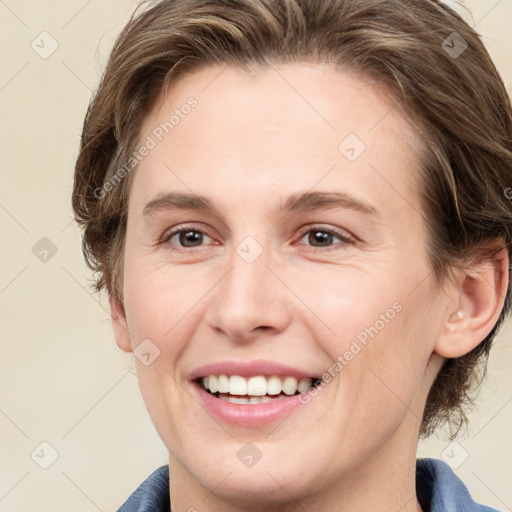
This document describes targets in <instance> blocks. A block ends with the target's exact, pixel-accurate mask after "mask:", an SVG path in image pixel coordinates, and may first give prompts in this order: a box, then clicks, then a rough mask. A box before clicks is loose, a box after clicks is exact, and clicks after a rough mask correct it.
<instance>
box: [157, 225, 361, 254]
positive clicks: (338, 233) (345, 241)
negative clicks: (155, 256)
mask: <svg viewBox="0 0 512 512" xmlns="http://www.w3.org/2000/svg"><path fill="white" fill-rule="evenodd" d="M191 231H192V232H194V233H200V234H202V235H206V236H209V235H208V233H206V232H205V231H203V230H202V229H197V228H195V227H194V226H190V227H187V226H185V227H182V228H180V229H176V230H174V231H171V232H170V233H168V234H165V235H164V236H163V237H162V239H161V240H160V241H159V242H158V244H157V245H161V244H165V245H166V246H167V248H168V249H169V250H172V251H178V252H190V251H192V250H194V249H198V248H200V246H199V247H189V248H187V247H185V248H183V247H182V248H180V249H175V248H173V247H172V246H171V244H170V240H171V239H172V238H173V237H174V236H175V235H179V234H181V233H189V232H191ZM311 232H320V233H326V234H328V235H332V236H336V237H338V238H339V239H340V240H341V242H340V243H341V244H349V245H354V244H355V242H356V240H355V239H354V238H353V237H351V236H348V235H347V234H345V233H344V232H342V231H338V230H337V229H333V228H326V227H324V226H310V227H308V229H307V230H305V231H302V233H301V235H300V238H299V240H302V239H303V238H304V236H305V235H308V234H309V233H311ZM210 238H211V237H210ZM310 247H311V248H312V249H313V250H314V251H321V252H328V251H333V250H338V249H339V248H337V247H336V246H334V247H331V246H330V247H313V246H310Z"/></svg>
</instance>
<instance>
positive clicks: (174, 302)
mask: <svg viewBox="0 0 512 512" xmlns="http://www.w3.org/2000/svg"><path fill="white" fill-rule="evenodd" d="M223 69H224V68H222V67H208V68H204V69H202V70H200V71H196V72H194V73H193V74H190V75H188V76H186V77H184V78H183V79H182V80H181V81H180V82H178V83H177V84H174V86H173V88H172V89H171V90H170V91H169V93H168V94H166V95H165V96H164V97H162V99H161V101H159V103H158V104H157V105H156V106H155V108H154V109H153V111H152V112H151V113H150V114H149V115H148V116H147V118H146V119H145V122H144V124H143V127H142V131H141V136H140V145H141V146H142V145H146V147H147V148H149V149H148V150H147V151H146V150H142V151H139V153H140V154H142V153H144V157H143V158H142V159H141V162H140V164H139V167H138V168H137V170H136V171H133V172H134V173H136V174H135V175H134V176H133V182H132V184H131V191H130V199H129V209H128V224H127V235H126V246H125V260H124V284H123V293H124V308H125V309H124V312H125V314H126V322H127V330H128V333H129V337H128V335H125V336H123V335H121V334H118V336H117V341H118V343H119V345H120V346H121V348H123V349H124V350H132V349H133V350H134V351H135V354H136V355H138V357H136V359H135V360H136V364H137V372H138V378H139V383H140V388H141V391H142V394H143V397H144V400H145V402H146V406H147V409H148V411H149V414H150V415H151V417H152V420H153V422H154V424H155V426H156V429H157V430H158V433H159V435H160V436H161V438H162V440H163V442H164V443H165V444H166V446H167V447H168V449H169V451H170V454H171V457H170V464H171V467H172V468H174V472H175V473H177V474H179V475H181V478H182V481H184V482H185V481H186V482H188V485H189V486H191V487H194V486H198V487H203V488H206V489H210V490H211V489H214V488H215V489H216V490H215V495H216V496H220V497H226V498H227V497H229V498H230V499H234V500H236V499H243V500H245V502H250V501H251V500H254V501H258V500H259V502H261V500H262V499H264V498H262V496H263V495H264V496H265V497H266V499H268V500H269V502H275V501H276V500H279V499H283V492H282V489H283V488H285V489H287V493H288V494H289V495H292V496H294V497H296V498H297V499H300V497H301V496H302V497H304V496H308V495H310V494H311V493H313V492H318V491H319V490H323V491H324V492H325V493H328V492H329V489H330V488H331V486H334V484H335V483H336V482H338V485H339V482H340V481H343V482H346V483H347V485H348V483H349V482H352V483H353V482H354V479H357V478H362V475H363V474H365V472H367V471H369V468H377V467H382V464H383V461H386V466H389V461H390V460H395V459H396V458H400V455H401V454H402V455H404V457H406V458H411V456H412V457H414V456H415V449H416V443H417V435H418V428H419V423H420V418H421V414H422V408H423V406H424V402H425V399H426V395H427V391H428V388H429V386H430V384H431V381H430V380H429V378H430V377H429V376H428V375H427V374H426V373H425V369H426V367H427V365H428V361H429V357H430V356H431V353H432V350H433V348H432V347H433V344H434V340H435V337H436V333H437V329H438V328H439V318H440V315H441V312H442V310H443V307H444V304H443V302H442V298H439V296H438V295H436V294H435V291H434V285H433V274H432V271H431V266H430V264H429V259H428V254H427V239H426V226H425V221H424V219H423V218H422V215H421V205H420V201H419V197H418V194H417V191H416V190H415V185H414V183H415V177H416V176H417V175H418V172H419V161H418V158H417V156H416V154H415V152H414V150H413V146H414V142H415V139H414V137H415V135H414V133H413V131H412V130H411V129H410V128H409V126H408V124H407V121H406V120H405V119H404V118H403V117H402V116H401V115H400V114H399V112H398V111H397V110H396V109H394V108H392V107H393V103H391V102H390V100H388V99H386V96H385V95H384V94H382V93H381V92H380V91H378V90H377V89H375V88H374V86H370V85H368V84H367V83H366V82H365V81H363V80H360V79H358V78H356V77H354V76H352V75H349V74H343V73H341V72H340V71H335V70H334V69H333V68H331V67H329V66H320V65H310V64H293V65H287V66H281V67H279V68H277V69H278V71H275V70H272V69H267V70H260V71H258V72H256V73H254V74H249V73H248V72H245V71H241V70H237V69H235V68H230V67H227V68H225V69H224V70H223ZM222 70H223V71H222ZM191 97H193V98H194V99H193V100H190V98H191ZM186 105H189V107H186ZM172 116H174V118H172ZM170 119H171V121H170V123H172V127H170V126H171V125H170V124H169V120H170ZM166 122H167V125H165V123H166ZM164 127H165V128H164ZM166 131H167V132H168V133H166ZM141 146H140V147H141ZM185 195H186V196H190V197H185ZM139 345H140V347H139ZM137 347H139V349H137ZM141 353H143V354H146V355H145V356H142V357H140V356H141ZM220 375H224V376H225V377H221V378H217V377H219V376H220ZM203 377H208V379H207V383H206V385H207V386H209V387H211V391H210V392H209V391H207V390H205V389H204V385H203ZM232 377H234V378H232ZM251 377H252V379H251ZM271 377H273V378H272V379H271ZM276 377H277V378H278V379H276ZM309 379H311V380H309ZM315 379H320V382H317V386H316V387H315V388H313V390H310V391H304V390H305V389H307V388H309V387H310V386H311V383H313V384H314V383H315ZM219 386H220V391H222V393H220V392H219ZM297 386H298V389H297ZM283 387H284V390H283ZM213 391H216V392H215V393H213ZM246 393H248V395H247V394H246ZM262 393H263V394H264V395H265V396H264V398H263V401H262V399H261V394H262ZM276 393H279V394H276ZM251 397H252V399H251ZM230 400H231V401H230ZM240 401H241V402H249V403H236V402H240ZM251 402H252V403H251ZM379 465H380V466H379ZM305 468H307V471H305ZM171 472H173V469H171ZM221 481H222V485H219V483H220V482H221ZM263 492H264V493H263Z"/></svg>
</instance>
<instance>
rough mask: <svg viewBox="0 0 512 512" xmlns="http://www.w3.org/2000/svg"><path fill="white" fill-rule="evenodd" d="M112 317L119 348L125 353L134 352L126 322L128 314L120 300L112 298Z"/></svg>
mask: <svg viewBox="0 0 512 512" xmlns="http://www.w3.org/2000/svg"><path fill="white" fill-rule="evenodd" d="M109 303H110V317H111V319H112V330H113V331H114V336H115V338H116V343H117V346H118V347H119V348H120V349H121V350H123V351H124V352H132V343H131V340H130V334H129V332H128V324H127V322H126V312H125V309H124V306H123V304H122V302H121V301H119V299H116V298H115V297H110V300H109Z"/></svg>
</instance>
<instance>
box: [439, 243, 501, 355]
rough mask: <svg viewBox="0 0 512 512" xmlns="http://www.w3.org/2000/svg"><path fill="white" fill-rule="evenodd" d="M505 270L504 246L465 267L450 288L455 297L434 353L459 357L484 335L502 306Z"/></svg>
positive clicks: (489, 329) (446, 314) (493, 324)
mask: <svg viewBox="0 0 512 512" xmlns="http://www.w3.org/2000/svg"><path fill="white" fill-rule="evenodd" d="M508 269H509V258H508V253H507V250H506V249H501V250H497V251H494V252H493V253H491V252H489V253H487V254H486V255H485V257H482V259H479V260H478V261H476V262H474V263H472V264H471V265H470V266H468V267H466V269H465V270H464V271H463V272H462V274H461V275H460V276H459V279H458V280H457V284H456V285H454V288H453V289H451V292H450V295H451V294H452V293H453V299H454V300H453V301H450V306H449V307H448V308H447V310H446V312H445V317H444V324H443V327H442V331H441V334H440V336H439V337H438V339H437V341H436V344H435V346H434V352H436V353H437V354H439V355H441V356H443V357H446V358H455V357H461V356H463V355H465V354H467V353H468V352H470V351H471V350H472V349H473V348H475V347H476V346H477V345H478V344H479V343H480V342H481V341H483V340H484V339H485V338H486V337H487V335H488V334H489V333H490V332H491V330H492V329H493V327H494V326H495V324H496V322H497V321H498V318H499V316H500V313H501V310H502V309H503V304H504V302H505V295H506V293H507V289H508V281H509V276H508Z"/></svg>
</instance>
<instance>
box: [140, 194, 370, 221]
mask: <svg viewBox="0 0 512 512" xmlns="http://www.w3.org/2000/svg"><path fill="white" fill-rule="evenodd" d="M321 208H345V209H350V210H356V211H358V212H361V213H364V214H367V215H375V216H378V215H379V214H378V211H377V209H376V208H375V207H374V206H372V205H371V204H368V203H366V202H364V201H362V200H361V199H358V198H356V197H353V196H352V195H350V194H347V193H345V192H302V193H296V194H292V195H290V196H289V197H288V199H287V200H286V202H285V204H284V206H282V205H281V208H280V209H281V211H282V212H286V213H288V212H306V211H312V210H318V209H321ZM171 209H182V210H200V211H204V212H208V213H215V208H214V206H213V205H212V204H211V203H210V201H209V200H208V199H207V198H206V197H204V196H200V195H197V194H189V193H183V192H168V193H166V194H161V195H158V196H157V197H155V198H154V199H152V200H151V201H149V203H147V204H146V206H145V207H144V210H143V211H142V215H143V216H144V217H145V216H150V215H152V214H154V213H156V212H159V211H166V210H171Z"/></svg>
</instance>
